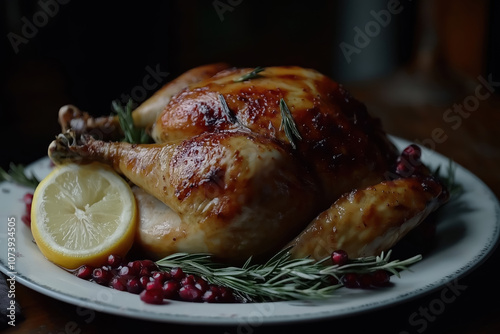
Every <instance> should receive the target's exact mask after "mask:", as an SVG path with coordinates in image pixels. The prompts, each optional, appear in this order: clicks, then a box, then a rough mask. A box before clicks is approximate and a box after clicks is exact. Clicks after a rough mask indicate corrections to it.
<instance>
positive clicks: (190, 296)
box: [179, 284, 203, 302]
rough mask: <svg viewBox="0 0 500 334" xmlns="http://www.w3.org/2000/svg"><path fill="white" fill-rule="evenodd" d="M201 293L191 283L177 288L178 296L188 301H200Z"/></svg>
mask: <svg viewBox="0 0 500 334" xmlns="http://www.w3.org/2000/svg"><path fill="white" fill-rule="evenodd" d="M202 296H203V293H202V292H201V291H200V290H198V289H197V288H196V287H195V286H194V285H192V284H186V285H184V286H182V287H181V288H180V289H179V297H180V298H181V299H182V300H185V301H189V302H198V301H201V297H202Z"/></svg>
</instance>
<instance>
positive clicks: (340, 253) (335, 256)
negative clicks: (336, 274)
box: [331, 249, 349, 266]
mask: <svg viewBox="0 0 500 334" xmlns="http://www.w3.org/2000/svg"><path fill="white" fill-rule="evenodd" d="M331 257H332V262H333V264H337V265H339V266H343V265H344V264H346V263H347V261H348V260H349V256H348V255H347V252H346V251H344V250H342V249H338V250H336V251H333V252H332V256H331Z"/></svg>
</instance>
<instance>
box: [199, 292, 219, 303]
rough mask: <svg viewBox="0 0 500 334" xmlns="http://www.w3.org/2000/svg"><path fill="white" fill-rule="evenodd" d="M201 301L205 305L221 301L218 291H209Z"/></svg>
mask: <svg viewBox="0 0 500 334" xmlns="http://www.w3.org/2000/svg"><path fill="white" fill-rule="evenodd" d="M201 299H202V300H203V301H204V302H205V303H216V302H217V301H218V300H219V294H218V293H217V292H216V291H214V290H211V289H209V290H207V291H205V292H204V293H203V296H202V297H201Z"/></svg>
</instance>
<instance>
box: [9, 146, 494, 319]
mask: <svg viewBox="0 0 500 334" xmlns="http://www.w3.org/2000/svg"><path fill="white" fill-rule="evenodd" d="M393 140H394V142H395V144H396V145H397V146H398V147H400V148H401V147H404V146H406V145H408V143H409V142H407V141H404V140H401V139H398V138H393ZM422 158H423V160H424V161H425V162H426V163H428V164H429V165H430V166H431V167H432V168H435V167H437V166H439V165H442V166H443V167H442V168H443V170H446V168H447V166H448V162H449V161H448V158H446V157H444V156H442V155H439V154H437V153H435V152H432V151H429V150H426V149H424V150H423V157H422ZM30 170H31V171H33V172H34V173H35V175H37V176H38V177H40V178H42V177H44V176H45V175H46V174H47V173H48V172H49V171H50V165H49V160H48V159H47V158H45V159H41V160H39V161H37V162H35V163H34V164H32V165H31V166H30ZM456 178H457V182H459V183H460V184H461V185H462V186H463V188H464V189H465V192H464V194H463V195H462V196H461V197H460V198H459V202H458V203H448V204H447V205H446V206H445V207H443V208H442V211H441V213H440V215H439V225H438V230H437V245H436V247H435V249H433V251H432V252H431V253H430V254H428V255H427V256H426V257H425V258H424V259H423V260H422V261H420V262H419V263H417V264H415V265H414V266H413V267H412V271H405V272H403V273H402V274H401V278H400V279H397V278H394V279H392V280H391V281H392V282H393V283H394V285H393V286H392V287H389V288H385V289H377V290H350V289H339V290H337V292H338V293H337V295H336V297H334V298H332V299H331V300H328V301H323V302H275V303H256V304H204V303H187V302H178V301H172V302H170V303H168V304H166V305H160V306H158V305H148V304H145V303H143V302H142V301H140V300H139V297H138V296H137V295H133V294H130V293H126V292H120V291H116V290H113V289H110V288H106V287H101V286H99V285H97V284H94V283H91V282H87V281H84V280H81V279H78V278H76V277H74V276H73V275H71V274H69V273H67V272H65V271H64V270H62V269H60V268H58V267H56V266H55V265H53V264H51V263H50V262H49V261H47V260H46V259H45V258H44V257H43V256H42V255H41V253H40V252H39V251H38V249H37V247H36V245H35V244H34V243H33V242H32V238H31V232H30V230H29V229H28V228H27V227H26V226H25V225H24V224H23V223H22V221H21V216H22V214H23V213H24V210H25V209H24V204H23V202H22V197H23V196H24V194H25V193H27V192H29V191H30V189H28V188H23V187H19V186H16V185H14V184H9V183H2V184H0V211H1V215H0V269H1V270H2V271H3V272H4V273H6V274H9V272H10V271H11V270H9V269H8V251H7V238H8V234H7V226H8V221H9V218H10V217H13V218H14V219H15V221H16V234H15V242H16V244H15V246H16V251H17V257H16V258H15V271H16V274H15V276H16V281H17V282H19V283H21V284H23V285H25V286H27V287H29V288H31V289H33V290H36V291H38V292H40V293H42V294H45V295H47V296H50V297H53V298H56V299H59V300H62V301H65V302H68V303H71V304H74V305H77V306H80V307H83V308H89V309H94V310H96V311H101V312H107V313H112V314H117V315H120V316H126V317H133V318H141V319H146V320H155V321H163V322H176V323H186V324H217V325H241V324H249V325H252V324H255V325H259V324H263V323H266V324H269V323H283V322H294V321H303V320H313V319H323V318H333V317H340V316H345V315H352V314H355V313H359V312H366V311H370V310H374V309H377V308H381V307H387V306H391V305H394V304H396V303H401V302H404V301H408V300H409V299H412V298H416V297H418V296H422V295H423V294H426V293H430V292H431V291H434V290H436V289H439V288H442V287H443V286H444V285H446V284H448V283H450V282H453V281H454V280H455V279H457V278H459V277H461V276H463V275H464V274H466V273H468V272H470V271H471V270H472V269H474V268H476V267H477V266H478V265H479V264H480V263H481V262H482V261H484V260H485V259H486V257H487V256H488V255H489V254H490V253H491V252H492V251H493V249H494V248H495V246H496V243H497V240H498V238H499V231H500V229H499V227H500V207H499V203H498V201H497V199H496V197H495V196H494V195H493V193H492V192H491V191H490V190H489V189H488V187H487V186H486V185H485V184H484V183H483V182H482V181H481V180H479V179H478V178H477V177H476V176H474V175H473V174H472V173H470V172H469V171H467V170H466V169H464V168H462V167H460V166H457V169H456ZM11 220H12V219H11Z"/></svg>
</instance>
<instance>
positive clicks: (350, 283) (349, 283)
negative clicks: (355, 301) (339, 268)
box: [341, 273, 359, 289]
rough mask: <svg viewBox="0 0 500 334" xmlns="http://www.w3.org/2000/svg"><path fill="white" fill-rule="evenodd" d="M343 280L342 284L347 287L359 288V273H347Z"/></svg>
mask: <svg viewBox="0 0 500 334" xmlns="http://www.w3.org/2000/svg"><path fill="white" fill-rule="evenodd" d="M341 281H342V284H344V286H345V287H346V288H349V289H356V288H359V281H358V275H357V274H353V273H349V274H345V275H344V276H342V278H341Z"/></svg>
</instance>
